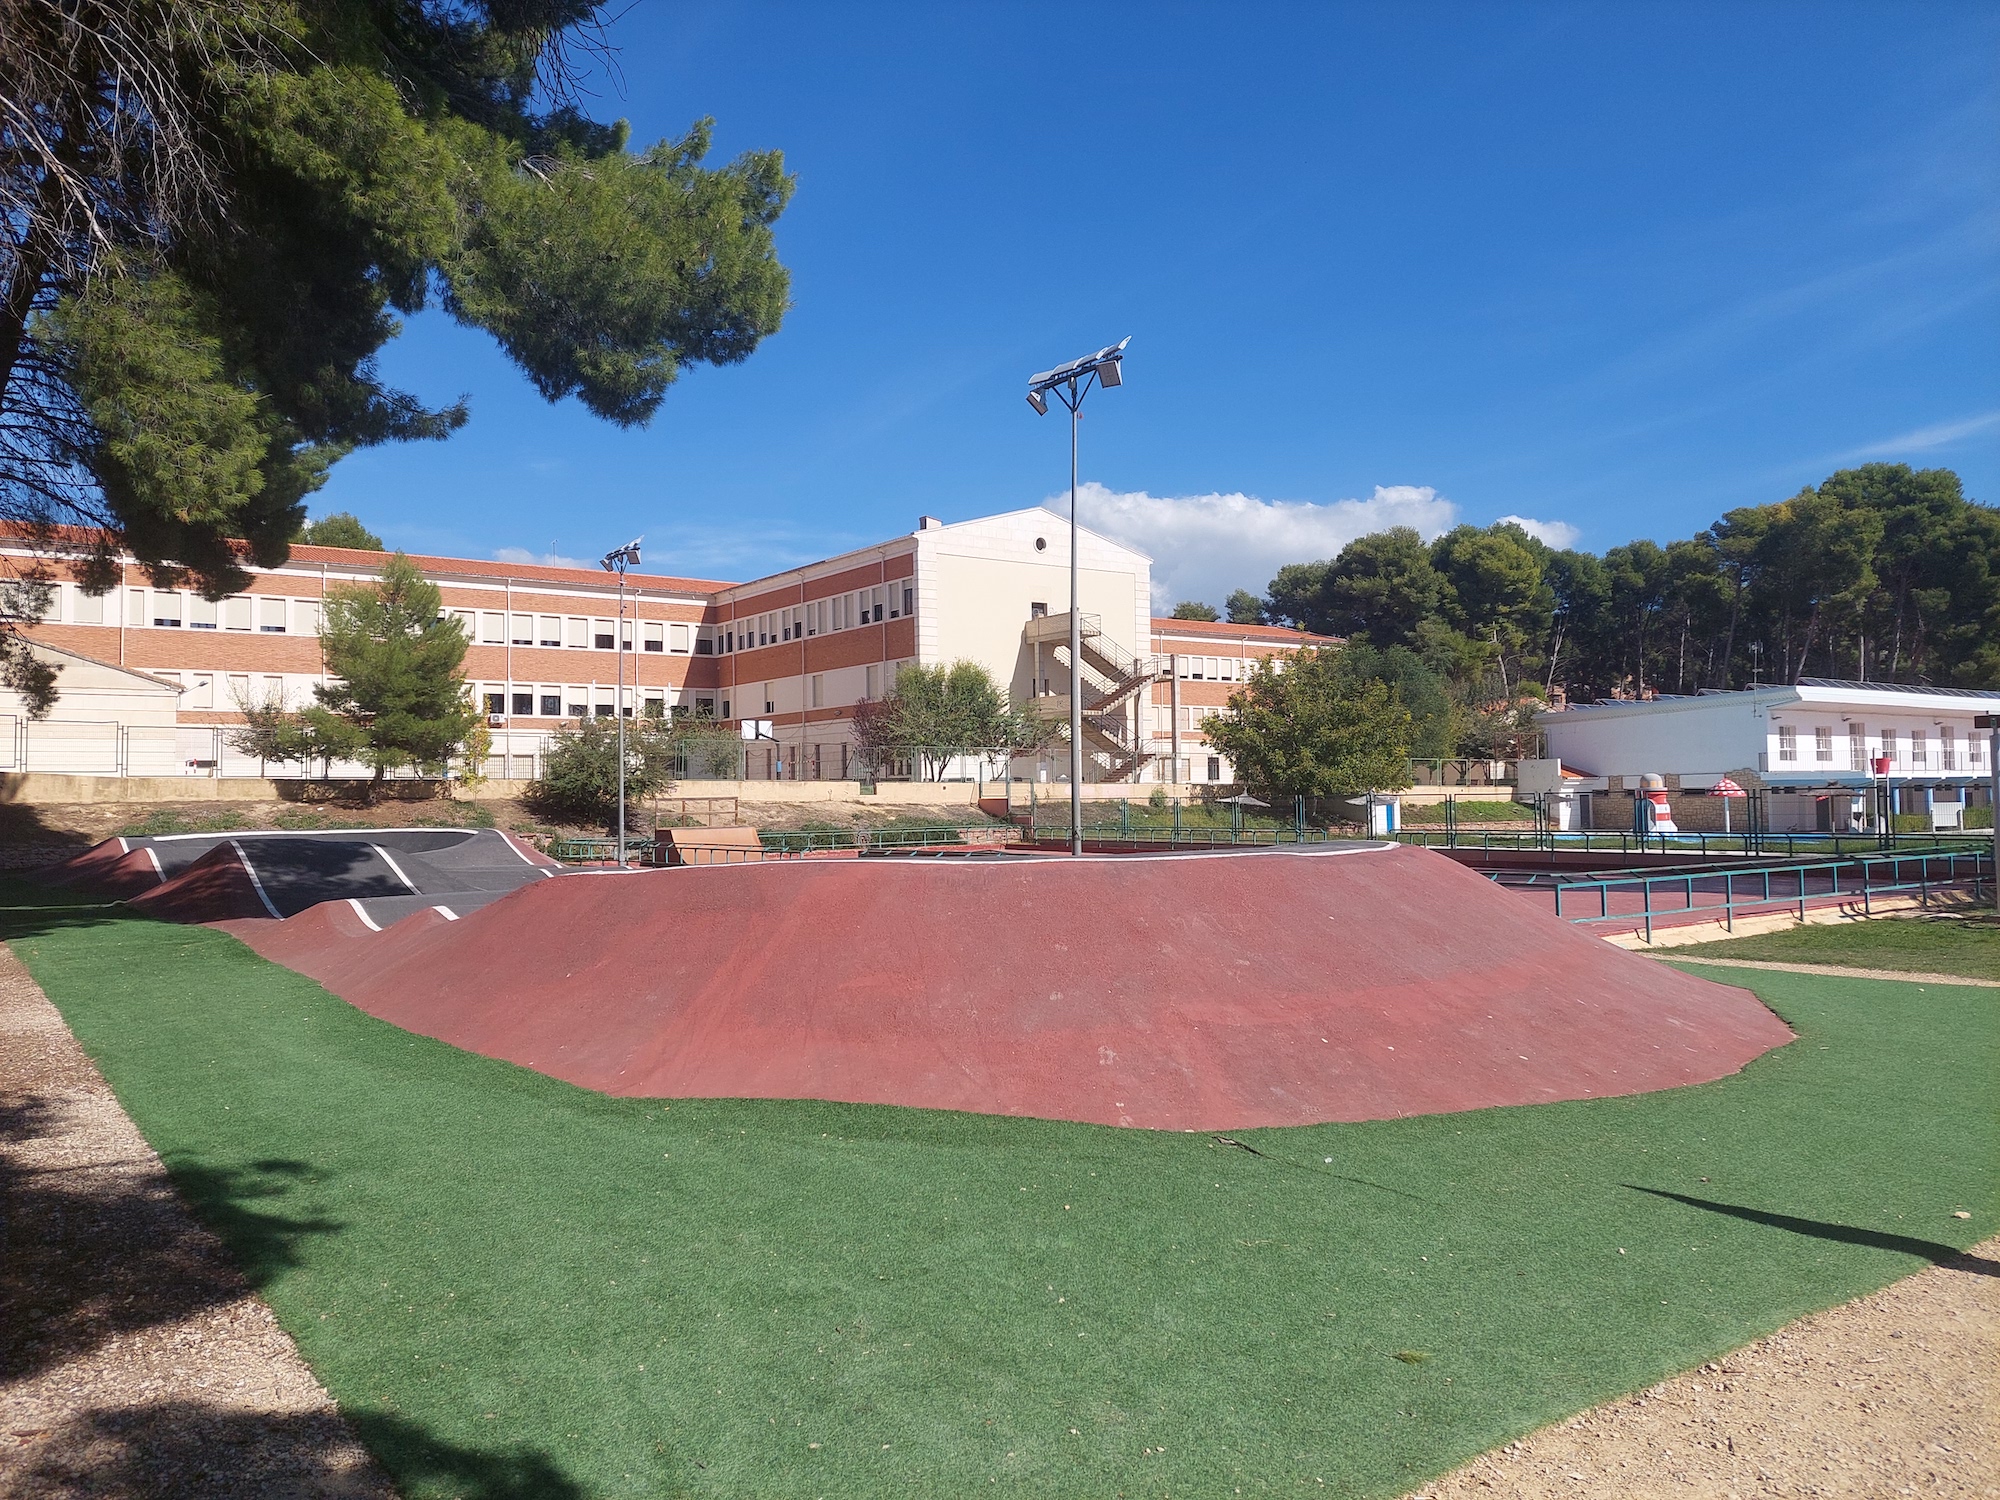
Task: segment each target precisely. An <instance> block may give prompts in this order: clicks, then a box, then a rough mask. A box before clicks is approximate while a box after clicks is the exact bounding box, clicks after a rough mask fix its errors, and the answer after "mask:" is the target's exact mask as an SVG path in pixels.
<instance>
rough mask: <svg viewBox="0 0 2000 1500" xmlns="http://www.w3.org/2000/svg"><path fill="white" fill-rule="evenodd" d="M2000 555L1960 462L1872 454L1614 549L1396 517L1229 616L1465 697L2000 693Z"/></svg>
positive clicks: (1998, 521)
mask: <svg viewBox="0 0 2000 1500" xmlns="http://www.w3.org/2000/svg"><path fill="white" fill-rule="evenodd" d="M1996 557H2000V510H1996V509H1994V508H1993V507H1991V506H1985V505H1980V504H1977V503H1974V502H1972V501H1969V500H1967V499H1966V498H1965V495H1964V493H1963V491H1962V489H1961V488H1960V485H1959V479H1958V476H1957V475H1956V474H1954V473H1953V472H1952V471H1951V470H1949V469H1924V470H1912V469H1911V468H1909V467H1908V466H1907V465H1904V464H1868V465H1866V466H1864V467H1862V468H1858V469H1843V470H1841V471H1840V472H1839V473H1837V474H1834V475H1832V476H1831V477H1830V478H1828V479H1827V480H1826V482H1825V483H1823V484H1821V485H1819V486H1818V487H1816V488H1815V487H1811V486H1808V487H1807V488H1805V489H1802V490H1800V491H1799V493H1798V494H1796V495H1794V496H1792V498H1791V499H1789V500H1782V501H1779V502H1777V503H1776V504H1773V505H1753V506H1746V507H1743V508H1742V509H1739V510H1732V511H1730V512H1728V513H1727V514H1726V515H1724V516H1723V517H1722V519H1721V520H1719V521H1717V522H1716V523H1715V524H1714V525H1712V526H1710V527H1708V528H1707V529H1706V530H1704V531H1702V532H1701V533H1700V534H1699V535H1696V536H1693V537H1690V538H1688V539H1687V540H1685V541H1677V542H1669V543H1668V544H1667V545H1666V546H1664V547H1662V546H1659V545H1657V544H1656V543H1653V542H1650V541H1638V542H1632V543H1629V544H1628V545H1626V546H1623V547H1613V548H1611V549H1610V550H1609V551H1608V552H1606V553H1605V554H1604V555H1603V556H1602V557H1598V556H1595V555H1593V554H1591V553H1588V552H1579V551H1575V550H1569V549H1565V550H1562V551H1558V550H1556V549H1555V548H1552V547H1549V546H1546V545H1544V544H1543V543H1541V542H1539V541H1537V540H1536V539H1535V538H1534V537H1531V536H1529V535H1528V534H1527V533H1526V532H1525V531H1523V530H1522V529H1521V528H1520V527H1519V526H1516V525H1513V524H1511V523H1503V524H1501V525H1497V526H1491V527H1487V528H1485V529H1483V530H1482V529H1480V528H1478V527H1474V526H1460V527H1457V528H1456V529H1454V530H1452V531H1449V532H1446V533H1445V534H1444V535H1443V536H1441V537H1439V538H1438V539H1437V540H1436V541H1434V542H1430V543H1428V544H1427V543H1425V542H1424V540H1423V539H1422V538H1421V537H1420V536H1419V535H1418V534H1417V533H1416V532H1415V531H1413V530H1411V529H1410V528H1408V527H1400V526H1399V527H1397V528H1395V529H1393V530H1390V531H1380V532H1375V533H1373V534H1372V535H1369V536H1364V537H1360V538H1357V539H1356V540H1355V541H1353V542H1350V543H1349V544H1348V545H1347V546H1346V547H1344V548H1342V549H1341V552H1340V555H1339V556H1338V557H1335V558H1332V559H1330V560H1327V561H1323V562H1302V563H1292V564H1288V565H1287V566H1285V567H1283V568H1281V569H1279V571H1278V576H1277V577H1276V578H1274V579H1272V580H1271V584H1270V587H1269V589H1268V590H1267V591H1266V593H1265V595H1264V596H1263V597H1262V598H1258V597H1257V596H1256V595H1253V594H1251V593H1250V592H1249V591H1248V590H1238V591H1237V593H1236V594H1234V595H1232V596H1231V598H1230V600H1229V616H1230V618H1231V619H1233V620H1236V621H1239V622H1245V621H1251V620H1256V621H1262V622H1264V623H1268V624H1284V625H1296V626H1300V627H1303V628H1304V629H1307V630H1313V631H1318V632H1321V633H1324V634H1329V635H1341V636H1347V637H1349V638H1351V639H1355V640H1360V641H1365V642H1366V643H1367V644H1368V645H1370V646H1373V647H1375V648H1376V650H1377V651H1378V652H1382V653H1393V656H1394V658H1395V659H1396V660H1397V661H1400V662H1402V663H1404V666H1403V667H1402V668H1401V669H1400V670H1398V671H1396V672H1393V673H1391V674H1389V675H1392V676H1407V674H1408V672H1409V671H1410V669H1411V668H1412V667H1414V666H1415V663H1412V662H1410V661H1409V657H1410V656H1412V655H1413V656H1415V657H1416V658H1419V659H1420V660H1421V663H1422V665H1423V667H1424V668H1425V669H1427V670H1426V675H1433V674H1434V675H1435V677H1436V678H1438V679H1441V680H1442V682H1443V683H1446V684H1449V685H1450V686H1451V688H1452V689H1453V692H1454V696H1455V697H1457V698H1458V699H1459V701H1460V702H1461V703H1462V704H1466V705H1468V706H1469V705H1471V704H1473V703H1489V704H1490V703H1495V702H1506V701H1509V700H1518V699H1519V698H1520V697H1521V696H1522V694H1523V693H1524V691H1525V692H1526V693H1528V694H1531V695H1535V694H1537V690H1538V689H1539V690H1541V691H1542V692H1546V691H1547V690H1549V689H1552V688H1557V687H1560V688H1563V689H1565V690H1566V691H1567V693H1568V695H1569V698H1570V700H1571V701H1572V702H1589V701H1592V700H1594V699H1599V698H1610V697H1614V696H1635V695H1638V694H1641V693H1651V692H1661V693H1692V692H1695V691H1697V690H1699V689H1702V688H1737V687H1743V686H1745V685H1747V684H1748V683H1750V682H1751V681H1753V680H1761V681H1764V682H1790V681H1792V680H1793V679H1795V678H1797V677H1801V676H1818V677H1841V678H1865V679H1867V680H1869V681H1871V682H1872V681H1881V682H1902V683H1926V684H1931V685H1935V686H1950V687H1995V686H2000V569H1997V568H1996V563H1995V559H1996ZM1395 648H1402V649H1401V650H1396V649H1395ZM1457 737H1458V736H1454V738H1457Z"/></svg>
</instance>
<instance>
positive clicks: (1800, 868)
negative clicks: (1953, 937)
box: [1547, 851, 1993, 942]
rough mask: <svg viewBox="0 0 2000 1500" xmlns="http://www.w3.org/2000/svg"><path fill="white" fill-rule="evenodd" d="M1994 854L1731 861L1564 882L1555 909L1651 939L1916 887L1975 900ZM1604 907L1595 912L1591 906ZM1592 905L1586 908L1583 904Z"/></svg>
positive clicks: (1864, 903)
mask: <svg viewBox="0 0 2000 1500" xmlns="http://www.w3.org/2000/svg"><path fill="white" fill-rule="evenodd" d="M1992 881H1993V856H1992V855H1991V854H1990V853H1984V852H1979V851H1927V852H1924V853H1911V854H1886V855H1864V856H1857V857H1855V858H1852V859H1840V860H1826V861H1820V862H1816V863H1808V864H1786V865H1765V866H1761V867H1758V868H1754V869H1732V868H1729V867H1727V866H1722V867H1719V868H1712V869H1707V870H1699V871H1686V872H1678V873H1674V874H1650V875H1649V874H1631V875H1614V876H1606V877H1598V878H1585V879H1579V880H1559V881H1556V882H1554V883H1552V884H1551V885H1550V886H1548V887H1547V889H1548V890H1549V891H1550V892H1551V893H1552V894H1553V896H1554V900H1555V914H1556V915H1557V916H1558V917H1560V918H1562V919H1563V920H1564V921H1568V922H1574V923H1577V924H1579V925H1589V924H1597V923H1606V922H1620V923H1626V922H1635V923H1637V924H1638V925H1640V926H1641V927H1643V929H1644V931H1645V934H1646V941H1647V942H1651V941H1652V940H1653V929H1654V926H1655V924H1656V923H1658V922H1662V921H1665V920H1667V919H1678V918H1686V917H1689V916H1694V917H1698V918H1707V919H1709V920H1718V919H1719V920H1720V921H1721V922H1722V923H1723V925H1724V927H1725V928H1726V929H1727V930H1730V931H1734V930H1735V926H1736V915H1737V913H1739V912H1749V911H1759V912H1770V911H1776V910H1786V909H1791V908H1794V907H1795V908H1796V909H1797V911H1798V915H1799V920H1800V921H1804V920H1805V917H1806V913H1807V911H1808V910H1809V909H1811V908H1812V907H1813V906H1816V905H1817V906H1826V905H1829V904H1833V905H1837V904H1841V903H1853V902H1859V903H1860V905H1861V910H1862V914H1863V915H1864V916H1872V915H1873V914H1874V903H1875V901H1876V899H1878V898H1880V897H1883V896H1889V895H1899V896H1901V895H1909V894H1911V893H1916V894H1917V895H1918V897H1919V899H1920V900H1922V901H1924V902H1925V903H1928V902H1929V900H1930V898H1931V897H1932V895H1934V894H1938V893H1942V892H1944V891H1948V890H1956V891H1962V892H1966V893H1967V894H1969V895H1970V896H1971V897H1972V899H1974V900H1975V901H1976V900H1978V899H1979V897H1980V896H1981V895H1982V894H1983V893H1985V892H1989V891H1990V890H1991V889H1992ZM1593 904H1594V905H1595V906H1596V910H1595V911H1591V910H1590V909H1589V908H1590V907H1591V906H1592V905H1593ZM1579 906H1581V907H1582V908H1583V909H1584V910H1583V912H1582V914H1581V915H1579V914H1578V907H1579Z"/></svg>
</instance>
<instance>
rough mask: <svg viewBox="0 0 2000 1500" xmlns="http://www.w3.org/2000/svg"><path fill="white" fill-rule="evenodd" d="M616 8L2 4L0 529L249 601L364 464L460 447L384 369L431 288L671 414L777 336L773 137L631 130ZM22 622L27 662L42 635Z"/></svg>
mask: <svg viewBox="0 0 2000 1500" xmlns="http://www.w3.org/2000/svg"><path fill="white" fill-rule="evenodd" d="M597 23H598V7H597V6H595V5H593V4H591V3H590V0H505V3H502V0H408V3H399V4H385V3H380V0H0V521H9V522H13V523H15V524H17V525H24V526H26V527H28V528H30V530H31V531H33V532H35V533H38V534H39V535H40V536H41V537H42V539H43V542H44V544H45V545H46V546H47V547H49V548H50V549H51V550H68V551H72V552H73V551H74V548H75V546H76V545H77V544H76V541H75V534H74V533H67V532H65V533H58V532H57V531H56V530H55V528H56V527H59V526H65V525H67V526H78V527H82V528H84V529H85V534H86V535H88V536H90V537H91V538H92V540H91V541H89V542H88V543H87V544H85V546H86V553H87V555H86V556H85V557H84V559H83V561H84V562H85V563H86V564H87V570H86V578H87V579H88V581H89V582H91V583H93V584H95V585H98V586H101V587H106V588H108V587H110V586H112V585H113V584H114V583H115V582H116V581H117V577H116V559H117V555H118V553H119V551H120V550H121V549H122V550H125V551H129V552H130V553H131V554H132V555H134V556H135V557H137V558H138V560H139V561H140V562H141V563H142V564H145V565H146V566H147V567H148V568H150V569H151V570H152V573H153V576H154V578H155V580H156V581H157V582H158V583H160V585H161V586H163V587H165V586H177V585H181V584H184V583H185V584H191V585H192V586H193V587H196V588H198V589H200V590H201V591H202V592H203V593H204V594H206V595H207V596H208V597H210V598H220V597H222V596H223V595H225V594H228V593H232V592H236V591H239V590H240V589H241V588H242V586H243V584H244V581H245V576H246V575H245V573H244V565H245V563H246V562H249V563H255V564H257V565H259V566H265V567H269V566H274V565H276V564H278V563H281V562H282V561H284V559H285V557H286V555H287V544H288V543H289V541H290V540H291V539H292V538H293V537H294V536H295V534H296V533H297V531H298V528H299V526H300V524H301V522H302V521H303V519H304V512H303V502H304V500H305V497H306V496H308V495H309V494H311V493H312V492H313V491H314V490H315V489H317V488H318V487H319V486H320V484H321V483H322V482H323V481H324V479H325V477H326V474H327V470H328V468H329V467H330V466H331V465H332V464H333V463H334V462H336V461H337V460H338V459H339V458H340V457H341V456H342V455H343V454H345V453H347V452H350V451H351V450H353V449H354V448H357V447H361V446H366V445H369V444H375V443H383V442H392V441H405V440H415V439H435V438H442V437H445V436H446V435H448V434H449V433H451V432H452V431H454V430H455V429H456V428H458V427H459V426H460V425H462V424H463V423H464V421H465V420H466V415H467V413H466V408H465V405H464V403H463V402H454V403H449V404H447V405H444V406H441V407H437V408H431V407H427V406H426V405H425V404H424V403H423V402H421V401H419V400H418V399H417V398H416V397H414V396H412V395H410V394H409V393H407V392H404V391H400V390H397V389H395V388H393V387H392V386H390V385H389V384H387V383H386V382H385V381H384V379H383V378H382V375H381V372H380V370H379V368H378V364H377V358H378V355H379V353H380V351H381V349H382V347H383V346H384V345H385V344H386V343H387V342H388V341H389V340H390V339H391V338H393V337H394V336H395V335H396V333H397V331H398V330H399V328H400V326H401V325H400V321H399V317H400V316H402V315H408V314H411V313H415V312H417V311H419V310H421V309H422V308H424V307H425V306H427V305H429V304H431V303H432V302H433V301H436V302H438V303H441V305H442V306H443V307H444V309H445V310H446V311H447V312H448V313H449V314H450V315H451V316H452V317H454V318H456V319H457V320H458V321H459V322H461V323H463V324H466V325H468V326H471V327H476V328H480V329H483V330H485V331H486V332H488V333H489V334H491V335H492V336H493V337H494V338H495V339H496V340H497V341H498V343H499V344H500V346H501V348H502V349H503V350H504V351H505V352H506V354H507V355H508V357H509V358H510V359H511V360H512V361H513V362H514V363H515V364H516V365H517V366H518V367H519V368H520V369H521V371H522V372H523V374H524V375H525V376H526V377H527V378H528V380H529V381H530V382H531V383H532V384H533V385H534V386H535V388H536V389H537V390H538V391H540V392H541V393H542V394H543V395H544V396H546V397H548V398H549V399H550V400H557V399H560V398H563V397H566V396H574V397H576V398H577V399H578V400H579V401H580V402H581V403H582V404H583V405H584V406H585V407H586V408H588V409H589V410H591V411H592V412H595V413H596V414H598V415H599V416H602V417H604V418H605V419H607V420H609V421H613V422H616V423H619V424H621V425H634V424H640V423H644V422H645V421H647V420H648V419H650V418H651V416H652V415H653V413H654V412H655V411H656V410H657V409H658V407H659V405H660V402H661V400H662V398H663V397H664V395H665V393H666V391H667V389H668V388H669V387H670V386H671V385H672V384H673V382H674V381H675V379H676V378H677V377H678V376H679V374H680V373H681V371H682V370H683V369H685V368H686V367H687V366H689V365H691V364H704V363H706V364H727V363H731V362H733V361H736V360H740V359H742V358H744V357H745V356H746V355H748V354H749V353H750V352H751V350H753V349H754V348H755V347H756V346H757V344H758V342H759V341H760V340H761V339H762V338H763V337H765V336H766V335H767V334H769V333H771V332H772V331H774V330H775V329H776V328H777V327H778V326H779V323H780V321H781V320H782V318H783V316H784V313H785V310H786V307H787V287H788V282H787V276H786V272H785V270H784V268H783V267H782V266H781V265H780V264H779V262H778V260H777V256H776V252H775V246H774V240H773V225H774V224H775V222H776V220H777V218H778V216H779V215H780V214H781V213H782V211H783V209H784V207H785V203H786V201H787V199H788V198H789V196H790V194H791V190H792V179H791V178H790V177H789V176H788V175H787V174H786V172H785V170H784V163H783V159H782V157H781V156H780V155H779V154H778V153H776V152H751V153H749V154H746V155H744V156H742V157H739V158H738V159H737V160H735V161H733V162H730V163H728V164H726V165H723V166H720V167H710V166H708V165H706V164H705V162H706V156H707V153H708V149H709V140H710V133H711V130H710V123H709V122H708V121H706V120H701V121H697V122H695V123H694V125H693V126H692V127H691V128H690V129H689V130H688V131H687V132H686V134H684V135H683V136H681V137H680V138H678V139H675V140H668V141H662V142H659V143H658V144H656V145H653V146H651V147H648V148H646V149H644V150H638V151H634V150H629V149H627V136H628V131H627V128H626V126H625V124H624V123H623V122H622V121H620V122H617V123H614V124H602V123H599V122H596V121H593V120H591V119H589V118H588V117H587V116H586V115H585V114H584V113H583V112H582V111H581V109H580V108H578V105H577V97H578V96H577V90H576V87H575V84H576V79H577V77H578V69H577V67H576V66H575V63H576V59H577V58H578V56H579V49H586V50H587V49H588V48H589V47H591V46H592V45H593V43H594V39H595V37H596V34H597V33H596V27H597ZM15 644H16V643H15V641H14V638H13V637H12V636H11V635H10V634H9V633H8V632H6V631H5V630H4V629H0V657H7V658H10V659H14V658H18V657H19V656H20V653H19V651H18V650H17V649H10V648H11V647H13V646H14V645H15Z"/></svg>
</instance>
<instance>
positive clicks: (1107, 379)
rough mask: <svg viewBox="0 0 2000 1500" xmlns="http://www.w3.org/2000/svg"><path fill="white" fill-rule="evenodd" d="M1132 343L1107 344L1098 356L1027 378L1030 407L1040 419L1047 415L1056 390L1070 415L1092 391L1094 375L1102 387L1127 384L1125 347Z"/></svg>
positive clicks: (1129, 340) (1125, 340)
mask: <svg viewBox="0 0 2000 1500" xmlns="http://www.w3.org/2000/svg"><path fill="white" fill-rule="evenodd" d="M1131 342H1132V340H1131V339H1130V338H1129V337H1127V338H1122V339H1120V340H1119V341H1118V342H1117V343H1115V344H1106V345H1105V346H1104V347H1103V348H1102V349H1099V350H1098V351H1097V352H1096V353H1095V354H1086V355H1084V357H1083V358H1082V359H1073V360H1071V361H1070V362H1069V363H1068V364H1066V365H1057V366H1056V367H1055V368H1054V369H1053V370H1043V371H1042V372H1041V373H1040V374H1038V375H1030V376H1029V377H1028V405H1030V406H1032V407H1034V409H1035V414H1036V415H1037V416H1046V415H1048V410H1049V403H1048V393H1049V392H1050V391H1054V392H1055V393H1056V395H1057V397H1058V399H1060V400H1061V401H1062V404H1063V405H1064V406H1067V407H1068V408H1069V409H1070V411H1071V413H1072V414H1073V413H1074V412H1075V411H1076V408H1077V404H1078V403H1079V402H1081V401H1082V400H1083V397H1084V393H1085V392H1086V391H1088V390H1089V389H1090V381H1091V378H1092V377H1093V376H1095V377H1096V379H1097V383H1098V384H1099V385H1102V386H1106V387H1109V386H1117V385H1123V384H1124V383H1125V375H1124V371H1123V368H1122V365H1123V361H1124V358H1125V346H1126V345H1127V344H1129V343H1131Z"/></svg>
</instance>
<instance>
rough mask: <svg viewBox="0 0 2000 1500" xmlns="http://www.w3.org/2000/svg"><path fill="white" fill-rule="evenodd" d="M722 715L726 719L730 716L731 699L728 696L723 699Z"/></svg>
mask: <svg viewBox="0 0 2000 1500" xmlns="http://www.w3.org/2000/svg"><path fill="white" fill-rule="evenodd" d="M722 717H723V718H725V719H726V718H728V717H729V700H728V699H727V698H724V699H723V700H722Z"/></svg>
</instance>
